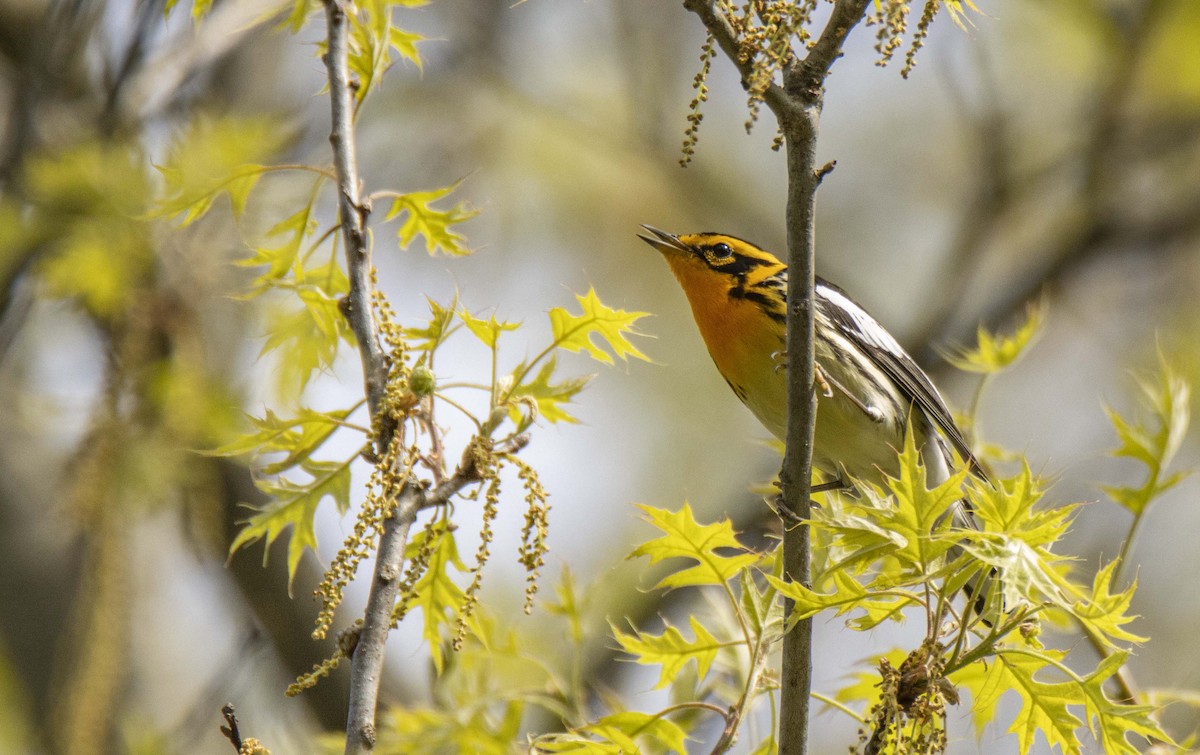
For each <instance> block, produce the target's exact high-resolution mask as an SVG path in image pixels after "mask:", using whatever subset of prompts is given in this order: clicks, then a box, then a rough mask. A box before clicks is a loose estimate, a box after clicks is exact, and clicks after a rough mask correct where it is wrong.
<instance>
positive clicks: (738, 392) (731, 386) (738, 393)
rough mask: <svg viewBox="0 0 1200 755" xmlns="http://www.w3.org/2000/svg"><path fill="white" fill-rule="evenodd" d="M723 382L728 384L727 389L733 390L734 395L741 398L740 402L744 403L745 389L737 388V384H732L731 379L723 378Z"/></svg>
mask: <svg viewBox="0 0 1200 755" xmlns="http://www.w3.org/2000/svg"><path fill="white" fill-rule="evenodd" d="M722 377H724V375H722ZM725 384H726V385H728V386H729V389H730V390H731V391H733V392H734V394H735V395H736V396H737V397H738V398H739V399H741V400H742V403H745V401H746V390H745V389H744V388H739V387H738V386H736V385H734V384H733V382H732V381H731V380H730V379H729V378H725Z"/></svg>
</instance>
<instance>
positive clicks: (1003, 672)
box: [975, 652, 1084, 755]
mask: <svg viewBox="0 0 1200 755" xmlns="http://www.w3.org/2000/svg"><path fill="white" fill-rule="evenodd" d="M1047 655H1053V656H1056V657H1058V658H1061V655H1059V654H1049V653H1047ZM1050 665H1051V663H1050V661H1049V660H1046V659H1044V658H1041V657H1038V656H1037V655H1035V654H1026V653H1024V652H1021V653H1001V654H999V655H997V656H995V657H994V659H993V660H992V662H991V664H990V669H989V672H988V674H987V675H986V676H985V677H984V683H983V686H982V687H981V688H980V689H979V691H978V692H977V694H976V698H975V705H976V706H977V707H982V708H985V709H991V710H993V711H994V710H995V708H996V702H997V700H998V699H999V697H1000V696H1001V695H1003V694H1004V693H1005V692H1006V691H1008V690H1013V691H1015V692H1016V693H1017V694H1018V695H1019V696H1020V698H1021V709H1020V711H1019V712H1018V713H1017V716H1016V718H1015V719H1014V720H1013V722H1012V725H1011V726H1009V729H1008V730H1009V731H1010V732H1012V733H1014V734H1016V735H1017V750H1018V751H1019V752H1029V751H1030V750H1031V749H1032V748H1033V744H1034V741H1035V740H1036V737H1037V734H1038V732H1041V733H1042V736H1043V737H1045V738H1046V742H1047V743H1048V744H1049V745H1050V746H1051V747H1058V748H1060V749H1061V750H1062V752H1064V753H1073V754H1075V755H1078V753H1080V752H1081V748H1080V742H1079V737H1078V736H1077V735H1076V730H1077V729H1078V728H1079V727H1080V726H1081V725H1082V724H1083V722H1082V721H1081V720H1079V718H1078V717H1076V716H1075V714H1073V713H1072V712H1071V711H1070V706H1072V705H1081V704H1083V702H1084V697H1083V695H1081V694H1080V689H1079V687H1078V685H1075V684H1072V683H1070V682H1056V683H1051V682H1042V681H1039V680H1037V679H1035V678H1034V675H1035V674H1037V673H1038V672H1039V671H1041V670H1042V669H1044V668H1046V667H1047V666H1050ZM976 722H977V723H978V722H979V719H978V718H976Z"/></svg>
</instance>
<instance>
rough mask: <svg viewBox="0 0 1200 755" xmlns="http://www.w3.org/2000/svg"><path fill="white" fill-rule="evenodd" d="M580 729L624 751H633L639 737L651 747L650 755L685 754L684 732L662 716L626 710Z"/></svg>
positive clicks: (636, 748) (685, 738) (685, 735)
mask: <svg viewBox="0 0 1200 755" xmlns="http://www.w3.org/2000/svg"><path fill="white" fill-rule="evenodd" d="M582 730H583V731H587V732H591V733H592V734H595V735H597V736H600V737H603V738H605V739H607V740H609V741H610V742H616V743H619V744H621V745H622V747H623V748H625V751H626V752H634V751H637V750H638V747H637V744H636V741H637V740H638V739H643V738H645V739H649V740H650V741H651V743H652V744H653V745H654V747H652V748H650V750H651V752H679V753H685V752H687V733H686V732H684V730H683V729H681V728H680V727H679V725H678V724H676V723H674V722H673V721H671V720H669V719H668V718H666V717H664V716H652V715H650V714H648V713H638V712H636V711H628V710H627V711H622V712H620V713H614V714H612V715H611V716H605V717H604V718H602V719H600V720H599V721H597V722H596V723H594V724H589V725H588V726H585V727H583V729H582Z"/></svg>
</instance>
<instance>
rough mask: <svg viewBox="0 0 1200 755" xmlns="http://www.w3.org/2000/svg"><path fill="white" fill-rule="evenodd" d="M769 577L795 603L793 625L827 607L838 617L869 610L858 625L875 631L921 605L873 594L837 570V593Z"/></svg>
mask: <svg viewBox="0 0 1200 755" xmlns="http://www.w3.org/2000/svg"><path fill="white" fill-rule="evenodd" d="M766 577H767V581H768V582H770V583H771V586H772V587H774V588H775V589H776V590H778V591H779V592H780V594H782V595H783V596H784V597H786V598H788V599H789V600H791V601H792V610H791V613H789V614H788V622H789V626H794V625H795V623H796V622H797V621H800V620H801V619H807V618H809V617H811V616H815V615H816V614H818V613H820V612H821V611H824V610H825V609H827V608H834V609H837V610H836V613H835V615H836V616H841V615H842V614H845V613H847V612H849V611H853V610H855V609H861V610H863V611H865V612H866V614H867V615H866V616H865V617H863V618H862V619H861V620H859V621H858V623H856V624H855V626H856V628H858V629H871V628H873V627H875V626H877V625H879V624H880V623H881V622H883V621H884V620H885V619H889V618H890V619H894V620H896V621H901V620H903V618H904V615H903V614H902V613H901V611H902V610H903V609H904V607H905V606H907V605H909V604H910V603H915V602H917V600H916V598H915V596H914V597H911V598H909V597H906V596H905V595H903V594H897V593H889V594H885V595H879V594H875V593H872V592H871V591H869V590H867V588H866V587H864V586H863V585H862V584H861V583H859V582H858V580H856V579H854V577H851V576H850V575H849V574H847V573H846V572H844V571H835V572H833V574H832V575H831V578H832V580H833V592H832V593H829V594H825V593H819V592H816V591H815V590H812V589H810V588H808V587H805V586H804V585H802V584H800V583H799V582H791V581H785V580H782V579H780V578H778V577H775V576H773V575H770V574H768V575H766Z"/></svg>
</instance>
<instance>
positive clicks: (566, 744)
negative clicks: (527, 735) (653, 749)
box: [530, 734, 641, 755]
mask: <svg viewBox="0 0 1200 755" xmlns="http://www.w3.org/2000/svg"><path fill="white" fill-rule="evenodd" d="M530 751H531V752H533V753H555V754H557V753H570V755H640V753H641V750H639V749H638V748H637V747H636V745H635V746H633V748H632V749H628V748H625V747H622V746H620V745H618V744H614V743H613V742H597V741H595V740H592V739H588V738H587V737H584V736H582V735H579V734H545V735H542V736H540V737H538V738H537V739H535V740H534V741H533V746H532V747H531V748H530Z"/></svg>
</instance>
